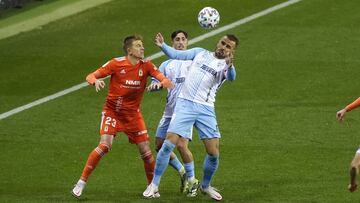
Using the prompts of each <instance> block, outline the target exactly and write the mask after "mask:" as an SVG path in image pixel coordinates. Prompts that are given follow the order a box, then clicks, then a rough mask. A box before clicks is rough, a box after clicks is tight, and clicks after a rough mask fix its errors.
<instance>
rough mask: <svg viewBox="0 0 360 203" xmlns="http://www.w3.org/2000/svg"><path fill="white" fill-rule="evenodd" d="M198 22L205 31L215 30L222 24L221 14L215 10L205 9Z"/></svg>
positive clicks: (202, 10)
mask: <svg viewBox="0 0 360 203" xmlns="http://www.w3.org/2000/svg"><path fill="white" fill-rule="evenodd" d="M198 22H199V24H200V26H201V27H203V28H205V29H211V28H214V27H216V26H217V25H218V24H219V22H220V14H219V12H218V11H217V10H216V9H215V8H212V7H205V8H203V9H201V11H200V12H199V15H198Z"/></svg>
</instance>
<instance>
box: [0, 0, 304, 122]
mask: <svg viewBox="0 0 360 203" xmlns="http://www.w3.org/2000/svg"><path fill="white" fill-rule="evenodd" d="M300 1H302V0H290V1H286V2H284V3H281V4H278V5H276V6H273V7H270V8H268V9H265V10H263V11H260V12H258V13H255V14H253V15H251V16H248V17H246V18H243V19H240V20H238V21H235V22H233V23H231V24H228V25H226V26H223V27H220V28H218V29H215V30H213V31H211V32H208V33H206V34H203V35H200V36H198V37H195V38H193V39H192V40H190V41H189V45H191V44H194V43H197V42H200V41H202V40H204V39H207V38H209V37H212V36H214V35H217V34H219V33H221V32H224V31H227V30H230V29H232V28H235V27H237V26H240V25H242V24H245V23H248V22H250V21H252V20H255V19H257V18H259V17H262V16H265V15H267V14H269V13H272V12H274V11H277V10H279V9H282V8H285V7H287V6H290V5H292V4H295V3H298V2H300ZM163 55H164V53H162V52H157V53H155V54H153V55H151V56H149V57H148V59H150V60H153V59H157V58H160V57H161V56H163ZM86 86H88V84H87V82H83V83H81V84H78V85H75V86H73V87H70V88H68V89H65V90H63V91H60V92H57V93H55V94H52V95H50V96H47V97H44V98H41V99H38V100H36V101H34V102H31V103H28V104H26V105H24V106H20V107H17V108H15V109H13V110H11V111H8V112H5V113H2V114H0V120H2V119H4V118H7V117H9V116H12V115H14V114H17V113H19V112H21V111H24V110H26V109H29V108H32V107H34V106H37V105H40V104H42V103H45V102H47V101H50V100H53V99H56V98H58V97H61V96H64V95H66V94H69V93H71V92H74V91H77V90H79V89H81V88H83V87H86Z"/></svg>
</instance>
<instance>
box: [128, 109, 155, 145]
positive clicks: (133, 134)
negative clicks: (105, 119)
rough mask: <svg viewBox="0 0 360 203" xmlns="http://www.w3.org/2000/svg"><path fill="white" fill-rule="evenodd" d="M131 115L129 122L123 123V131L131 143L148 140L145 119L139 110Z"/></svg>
mask: <svg viewBox="0 0 360 203" xmlns="http://www.w3.org/2000/svg"><path fill="white" fill-rule="evenodd" d="M126 116H131V120H129V121H130V122H129V123H124V129H125V130H124V133H125V134H126V135H127V137H128V139H129V142H130V143H131V144H139V143H141V142H146V141H149V135H148V132H147V129H146V125H145V121H144V118H143V116H142V114H141V113H140V112H138V113H136V114H134V115H126Z"/></svg>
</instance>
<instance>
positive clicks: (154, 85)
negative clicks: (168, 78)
mask: <svg viewBox="0 0 360 203" xmlns="http://www.w3.org/2000/svg"><path fill="white" fill-rule="evenodd" d="M161 88H162V84H161V83H151V84H150V85H149V86H147V88H146V89H147V91H149V92H152V91H157V90H160V89H161Z"/></svg>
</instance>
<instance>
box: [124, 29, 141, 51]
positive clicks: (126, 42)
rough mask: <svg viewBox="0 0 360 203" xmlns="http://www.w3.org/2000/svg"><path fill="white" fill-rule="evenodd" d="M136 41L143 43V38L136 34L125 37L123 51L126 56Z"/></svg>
mask: <svg viewBox="0 0 360 203" xmlns="http://www.w3.org/2000/svg"><path fill="white" fill-rule="evenodd" d="M136 40H140V41H143V38H142V37H141V35H138V34H134V35H130V36H127V37H125V39H124V45H123V49H124V52H125V54H127V53H128V52H127V49H128V48H129V47H131V45H132V43H133V41H136Z"/></svg>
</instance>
